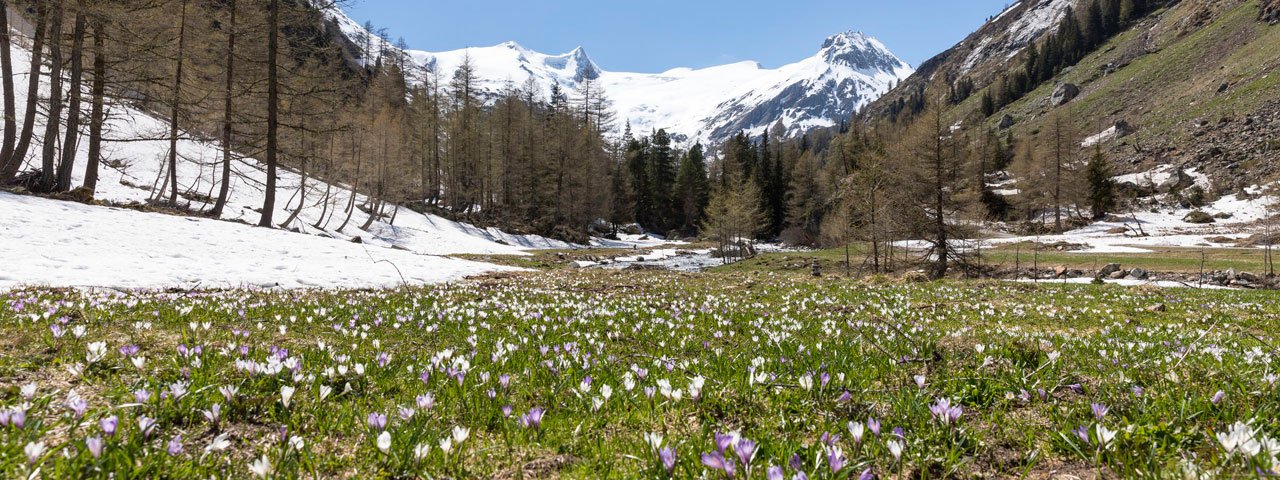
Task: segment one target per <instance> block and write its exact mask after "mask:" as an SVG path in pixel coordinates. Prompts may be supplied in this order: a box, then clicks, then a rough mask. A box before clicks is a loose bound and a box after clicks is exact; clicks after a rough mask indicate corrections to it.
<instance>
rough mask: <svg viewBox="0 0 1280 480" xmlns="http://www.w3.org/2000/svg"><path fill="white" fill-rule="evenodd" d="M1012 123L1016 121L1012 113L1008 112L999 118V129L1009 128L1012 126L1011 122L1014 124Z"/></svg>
mask: <svg viewBox="0 0 1280 480" xmlns="http://www.w3.org/2000/svg"><path fill="white" fill-rule="evenodd" d="M1014 123H1016V122H1015V121H1014V119H1013V115H1008V114H1006V115H1005V116H1004V117H1002V118H1000V125H999V127H1000V129H1001V130H1007V129H1009V128H1010V127H1013V124H1014Z"/></svg>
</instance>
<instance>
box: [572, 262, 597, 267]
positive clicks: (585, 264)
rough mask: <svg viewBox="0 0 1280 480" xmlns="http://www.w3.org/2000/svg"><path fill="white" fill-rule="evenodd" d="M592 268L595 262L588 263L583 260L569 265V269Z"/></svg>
mask: <svg viewBox="0 0 1280 480" xmlns="http://www.w3.org/2000/svg"><path fill="white" fill-rule="evenodd" d="M594 266H596V263H595V262H588V261H584V260H578V261H576V262H573V263H570V264H569V268H590V267H594Z"/></svg>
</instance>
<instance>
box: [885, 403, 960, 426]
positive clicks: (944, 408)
mask: <svg viewBox="0 0 1280 480" xmlns="http://www.w3.org/2000/svg"><path fill="white" fill-rule="evenodd" d="M929 412H930V413H932V414H933V418H934V419H935V420H937V421H939V422H942V424H943V425H952V424H954V423H956V422H957V421H959V420H960V416H961V415H963V414H964V409H963V408H961V407H960V406H958V405H951V400H950V399H946V398H942V399H938V401H937V402H935V403H934V404H933V405H930V406H929ZM895 432H896V430H895Z"/></svg>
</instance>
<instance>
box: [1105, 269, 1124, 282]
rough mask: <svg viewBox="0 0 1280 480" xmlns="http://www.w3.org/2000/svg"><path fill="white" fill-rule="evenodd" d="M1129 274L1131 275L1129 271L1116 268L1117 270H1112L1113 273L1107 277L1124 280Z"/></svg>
mask: <svg viewBox="0 0 1280 480" xmlns="http://www.w3.org/2000/svg"><path fill="white" fill-rule="evenodd" d="M1127 276H1129V272H1126V271H1124V270H1116V271H1115V272H1112V273H1111V275H1110V276H1108V277H1107V278H1110V279H1112V280H1123V279H1124V277H1127Z"/></svg>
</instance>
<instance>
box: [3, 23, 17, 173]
mask: <svg viewBox="0 0 1280 480" xmlns="http://www.w3.org/2000/svg"><path fill="white" fill-rule="evenodd" d="M11 43H12V41H11V40H10V39H9V2H8V0H0V77H2V78H0V83H3V86H4V146H2V147H0V170H3V167H4V166H5V165H8V164H9V161H10V158H11V157H12V156H13V146H14V143H15V142H16V141H17V136H18V109H17V106H16V105H15V103H16V100H15V99H14V93H13V56H12V55H11V53H10V51H9V48H10V44H11Z"/></svg>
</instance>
